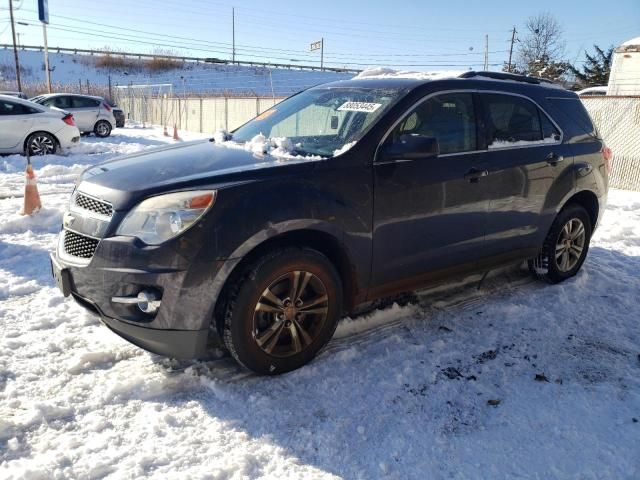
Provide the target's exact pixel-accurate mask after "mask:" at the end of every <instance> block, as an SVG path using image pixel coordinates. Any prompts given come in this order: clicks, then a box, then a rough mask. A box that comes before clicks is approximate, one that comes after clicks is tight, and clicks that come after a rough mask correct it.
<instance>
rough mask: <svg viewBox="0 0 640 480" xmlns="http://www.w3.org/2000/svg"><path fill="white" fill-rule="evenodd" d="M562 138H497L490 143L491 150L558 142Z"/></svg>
mask: <svg viewBox="0 0 640 480" xmlns="http://www.w3.org/2000/svg"><path fill="white" fill-rule="evenodd" d="M559 141H560V140H559V139H558V138H556V137H547V138H543V139H542V140H513V141H511V140H497V139H494V140H493V142H491V143H490V144H489V145H488V148H489V150H494V149H499V148H509V147H523V146H532V145H544V144H547V143H558V142H559Z"/></svg>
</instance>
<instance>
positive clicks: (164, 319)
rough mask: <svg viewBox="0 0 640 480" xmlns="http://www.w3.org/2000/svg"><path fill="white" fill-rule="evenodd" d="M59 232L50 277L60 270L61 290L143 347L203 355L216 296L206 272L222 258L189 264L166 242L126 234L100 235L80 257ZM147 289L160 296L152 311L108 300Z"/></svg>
mask: <svg viewBox="0 0 640 480" xmlns="http://www.w3.org/2000/svg"><path fill="white" fill-rule="evenodd" d="M64 232H65V230H63V232H62V233H61V235H60V240H59V243H58V248H57V251H56V253H55V255H52V270H53V271H54V277H55V276H56V270H57V271H58V272H60V270H64V272H65V273H64V277H66V283H67V285H66V288H63V286H62V285H61V283H60V281H58V284H59V285H60V287H61V290H62V291H63V293H67V294H70V295H71V296H72V297H73V298H74V300H75V301H76V302H77V303H79V304H80V305H81V306H83V307H85V308H86V309H88V310H89V311H91V312H93V313H94V314H96V315H98V316H99V317H100V319H101V321H102V323H104V324H105V325H106V326H107V327H109V328H110V329H111V330H112V331H114V332H115V333H117V334H118V335H120V336H121V337H123V338H125V339H126V340H128V341H130V342H131V343H133V344H135V345H137V346H139V347H141V348H144V349H145V350H148V351H150V352H153V353H157V354H160V355H166V356H169V357H173V358H180V359H186V358H196V357H202V356H204V355H205V352H206V349H207V341H208V337H209V332H210V328H209V327H210V324H211V319H212V317H213V307H214V305H215V298H216V297H215V294H214V293H213V292H214V290H213V289H212V288H211V287H212V283H213V282H212V277H214V276H215V274H216V272H218V271H219V270H220V266H221V265H222V264H223V263H224V262H211V263H206V262H195V263H194V264H191V263H190V262H187V261H186V260H185V259H184V258H183V257H181V255H180V254H179V253H177V252H176V251H175V250H173V249H171V248H170V247H168V246H159V247H150V246H147V245H144V244H142V243H141V242H140V241H138V240H137V239H134V238H128V237H108V238H102V239H101V240H100V241H99V243H98V246H97V247H96V249H95V252H94V254H93V257H92V258H91V259H89V260H84V261H83V260H81V259H74V258H70V257H69V255H67V254H66V253H65V251H64V249H65V247H64V240H63V238H64V235H65V233H64ZM75 260H78V261H75ZM148 289H152V290H154V291H157V292H160V294H161V296H162V302H161V305H160V308H159V310H158V311H157V312H156V313H155V314H153V315H149V314H146V313H144V312H142V311H141V310H140V309H139V308H138V306H137V305H136V304H128V305H127V304H122V303H118V302H114V301H113V298H114V297H132V296H135V295H137V294H138V293H139V292H140V291H142V290H148ZM65 290H66V292H65Z"/></svg>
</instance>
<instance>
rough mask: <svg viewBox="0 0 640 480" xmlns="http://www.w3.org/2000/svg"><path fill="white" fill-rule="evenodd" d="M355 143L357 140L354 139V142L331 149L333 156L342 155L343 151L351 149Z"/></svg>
mask: <svg viewBox="0 0 640 480" xmlns="http://www.w3.org/2000/svg"><path fill="white" fill-rule="evenodd" d="M356 143H358V142H355V141H354V142H349V143H345V144H344V145H343V146H342V147H340V148H338V149H337V150H334V151H333V156H334V157H337V156H338V155H342V154H343V153H344V152H347V151H349V150H351V147H353V146H354V145H355V144H356Z"/></svg>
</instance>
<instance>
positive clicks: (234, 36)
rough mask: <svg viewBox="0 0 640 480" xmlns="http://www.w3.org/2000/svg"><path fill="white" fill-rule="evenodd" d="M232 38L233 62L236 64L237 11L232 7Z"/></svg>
mask: <svg viewBox="0 0 640 480" xmlns="http://www.w3.org/2000/svg"><path fill="white" fill-rule="evenodd" d="M231 36H232V39H233V49H232V53H231V62H235V61H236V9H235V7H231Z"/></svg>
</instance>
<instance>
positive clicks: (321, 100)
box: [232, 88, 403, 157]
mask: <svg viewBox="0 0 640 480" xmlns="http://www.w3.org/2000/svg"><path fill="white" fill-rule="evenodd" d="M402 93H403V90H401V89H398V88H378V89H373V88H313V89H310V90H306V91H304V92H302V93H300V94H298V95H295V96H293V97H291V98H288V99H287V100H284V101H282V102H281V103H279V104H277V105H276V106H274V107H273V108H271V109H269V110H267V111H266V112H264V113H262V114H260V115H258V116H257V117H256V118H254V119H253V120H251V121H250V122H248V123H246V124H245V125H243V126H241V127H240V128H238V129H237V130H236V131H235V132H233V137H232V140H233V142H235V143H244V144H248V143H249V142H251V141H252V139H255V137H256V136H260V137H262V136H264V137H265V138H266V139H276V138H277V139H278V140H279V141H280V142H279V143H281V141H282V140H283V139H284V140H286V143H287V144H289V145H291V146H292V149H291V153H292V154H295V155H319V156H322V157H330V156H333V155H338V154H340V153H343V152H344V151H346V150H348V149H349V148H350V147H352V146H353V145H355V143H356V142H357V141H358V140H360V138H362V136H363V135H364V134H365V133H366V132H367V130H368V129H369V128H370V127H371V126H372V125H373V124H374V122H375V120H377V119H378V118H379V117H380V116H381V115H382V114H383V113H384V112H385V111H386V110H388V109H389V107H390V106H391V105H392V104H393V103H394V102H395V101H396V100H397V99H398V98H399V97H400V96H401V94H402Z"/></svg>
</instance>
